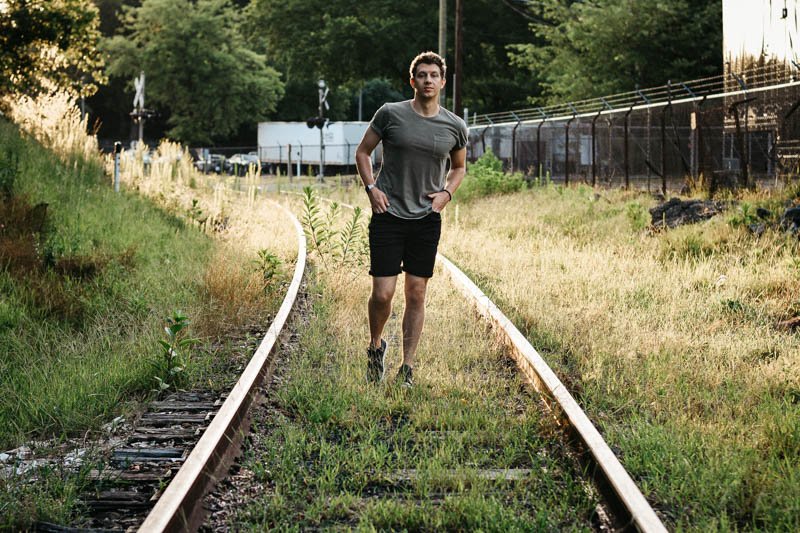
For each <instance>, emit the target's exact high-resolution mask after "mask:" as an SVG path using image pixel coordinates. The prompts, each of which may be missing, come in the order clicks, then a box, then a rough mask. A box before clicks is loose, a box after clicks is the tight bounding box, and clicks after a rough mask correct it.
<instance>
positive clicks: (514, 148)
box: [511, 111, 522, 173]
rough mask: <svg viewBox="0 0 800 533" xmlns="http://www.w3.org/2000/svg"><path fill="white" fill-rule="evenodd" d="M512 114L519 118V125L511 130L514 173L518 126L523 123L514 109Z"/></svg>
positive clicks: (512, 169) (512, 167)
mask: <svg viewBox="0 0 800 533" xmlns="http://www.w3.org/2000/svg"><path fill="white" fill-rule="evenodd" d="M511 116H512V117H514V118H515V119H516V120H517V125H516V126H514V129H513V130H511V172H512V173H513V172H514V169H515V168H516V163H515V158H516V155H517V128H519V125H520V124H522V121H521V120H520V119H519V117H518V116H517V115H516V113H514V112H513V111H512V112H511Z"/></svg>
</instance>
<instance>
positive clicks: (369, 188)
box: [364, 183, 375, 194]
mask: <svg viewBox="0 0 800 533" xmlns="http://www.w3.org/2000/svg"><path fill="white" fill-rule="evenodd" d="M374 188H375V184H374V183H370V184H369V185H365V186H364V190H365V191H367V194H369V191H371V190H372V189H374Z"/></svg>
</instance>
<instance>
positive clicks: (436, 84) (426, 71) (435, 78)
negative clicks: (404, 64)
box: [411, 63, 444, 99]
mask: <svg viewBox="0 0 800 533" xmlns="http://www.w3.org/2000/svg"><path fill="white" fill-rule="evenodd" d="M411 86H412V87H413V88H414V91H416V92H417V94H418V95H419V96H423V97H425V98H430V99H438V98H439V92H440V91H441V90H442V88H443V87H444V78H442V72H441V71H440V70H439V66H438V65H429V64H427V63H420V64H418V65H417V72H416V74H414V77H413V78H411Z"/></svg>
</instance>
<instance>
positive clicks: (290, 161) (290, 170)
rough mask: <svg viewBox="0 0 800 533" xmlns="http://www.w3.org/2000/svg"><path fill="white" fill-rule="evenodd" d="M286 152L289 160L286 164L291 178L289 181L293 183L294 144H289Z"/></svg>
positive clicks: (287, 172) (288, 175)
mask: <svg viewBox="0 0 800 533" xmlns="http://www.w3.org/2000/svg"><path fill="white" fill-rule="evenodd" d="M286 152H287V160H288V164H287V165H286V176H287V177H288V178H289V183H291V182H292V174H293V172H292V145H291V144H288V145H287V146H286Z"/></svg>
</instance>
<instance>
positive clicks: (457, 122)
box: [369, 100, 467, 219]
mask: <svg viewBox="0 0 800 533" xmlns="http://www.w3.org/2000/svg"><path fill="white" fill-rule="evenodd" d="M369 125H370V127H371V128H372V129H373V130H374V131H375V133H377V134H378V135H379V136H380V138H381V141H382V142H383V164H382V165H381V170H380V172H379V173H378V178H377V183H376V185H377V187H378V188H379V189H380V190H381V191H383V192H384V193H386V195H387V196H388V197H389V213H391V214H392V215H394V216H396V217H400V218H406V219H417V218H423V217H425V216H427V215H428V214H430V213H431V212H432V209H431V199H430V198H428V195H429V194H430V193H433V192H437V191H441V190H442V189H443V188H444V186H445V169H446V168H447V166H446V165H447V159H448V157H449V156H450V152H451V151H453V150H456V149H460V148H464V147H465V146H466V145H467V125H466V124H464V121H463V120H461V118H459V117H458V116H456V115H455V114H453V113H451V112H450V111H448V110H447V109H444V108H443V107H440V108H439V114H438V115H436V116H433V117H423V116H422V115H420V114H418V113H417V112H416V111H414V108H413V107H411V100H406V101H405V102H393V103H388V104H384V105H383V107H381V108H380V109H378V111H377V112H376V113H375V116H374V117H373V118H372V122H370V124H369Z"/></svg>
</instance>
